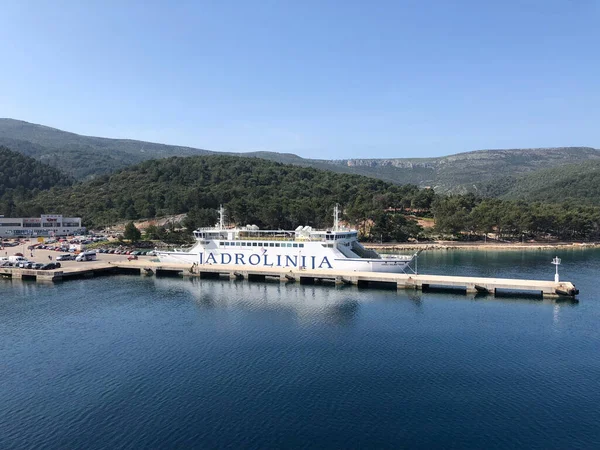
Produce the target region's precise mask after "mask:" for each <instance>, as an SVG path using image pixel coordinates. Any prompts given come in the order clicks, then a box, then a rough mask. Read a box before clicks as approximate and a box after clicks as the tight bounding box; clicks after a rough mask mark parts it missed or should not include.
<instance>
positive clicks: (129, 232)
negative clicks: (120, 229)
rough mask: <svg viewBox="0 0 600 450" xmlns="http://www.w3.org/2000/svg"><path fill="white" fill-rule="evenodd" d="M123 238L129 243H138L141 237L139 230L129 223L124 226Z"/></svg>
mask: <svg viewBox="0 0 600 450" xmlns="http://www.w3.org/2000/svg"><path fill="white" fill-rule="evenodd" d="M123 237H124V238H125V239H128V240H130V241H131V242H135V241H139V240H140V238H141V237H142V233H141V232H140V230H138V229H137V228H136V226H135V225H134V224H133V222H129V223H128V224H127V225H125V232H124V233H123Z"/></svg>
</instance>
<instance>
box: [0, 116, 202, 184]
mask: <svg viewBox="0 0 600 450" xmlns="http://www.w3.org/2000/svg"><path fill="white" fill-rule="evenodd" d="M0 145H4V146H6V147H8V148H10V149H12V150H14V151H17V152H19V153H22V154H24V155H27V156H31V157H33V158H35V159H37V160H39V161H41V162H44V163H46V164H49V165H51V166H54V167H57V168H59V169H60V170H61V171H63V172H65V173H68V174H69V175H71V176H73V177H74V178H77V179H84V178H89V177H93V176H96V175H101V174H107V173H113V172H115V171H117V170H119V169H122V168H123V167H126V166H129V165H132V164H137V163H139V162H141V161H145V160H148V159H154V158H165V157H169V156H189V155H203V154H208V153H211V152H208V151H206V150H202V149H197V148H191V147H181V146H176V145H164V144H156V143H152V142H143V141H135V140H131V139H108V138H101V137H93V136H82V135H79V134H75V133H69V132H66V131H62V130H58V129H56V128H50V127H46V126H43V125H36V124H33V123H29V122H24V121H21V120H14V119H0Z"/></svg>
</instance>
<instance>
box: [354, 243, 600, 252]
mask: <svg viewBox="0 0 600 450" xmlns="http://www.w3.org/2000/svg"><path fill="white" fill-rule="evenodd" d="M363 245H364V247H366V248H371V249H374V250H383V251H386V250H388V251H392V250H393V251H397V250H402V251H405V250H496V251H504V250H552V249H582V250H584V249H594V248H600V243H599V242H548V243H546V242H527V243H520V242H514V243H513V242H494V243H483V242H454V241H433V242H415V243H396V244H393V243H381V244H373V243H365V244H363Z"/></svg>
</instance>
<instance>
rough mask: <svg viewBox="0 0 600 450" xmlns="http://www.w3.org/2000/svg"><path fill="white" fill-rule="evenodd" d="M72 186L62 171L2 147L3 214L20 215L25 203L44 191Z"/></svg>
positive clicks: (0, 205) (0, 203) (0, 183)
mask: <svg viewBox="0 0 600 450" xmlns="http://www.w3.org/2000/svg"><path fill="white" fill-rule="evenodd" d="M71 183H72V179H71V178H69V177H68V176H66V175H65V174H63V173H61V172H60V171H58V170H56V169H54V168H52V167H48V166H46V165H44V164H42V163H40V162H38V161H36V160H35V159H33V158H30V157H28V156H23V155H21V154H19V153H16V152H13V151H11V150H9V149H7V148H6V147H1V146H0V214H2V215H6V216H10V215H19V213H20V212H22V211H21V210H20V204H21V203H22V202H23V201H25V200H28V199H31V198H33V197H34V196H35V195H36V194H37V193H38V192H40V191H42V190H47V189H50V188H51V187H54V186H69V185H70V184H71Z"/></svg>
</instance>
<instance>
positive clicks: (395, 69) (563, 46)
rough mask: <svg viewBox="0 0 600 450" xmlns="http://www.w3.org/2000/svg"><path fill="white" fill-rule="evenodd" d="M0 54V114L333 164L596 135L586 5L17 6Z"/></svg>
mask: <svg viewBox="0 0 600 450" xmlns="http://www.w3.org/2000/svg"><path fill="white" fill-rule="evenodd" d="M173 5H176V6H173ZM0 60H1V61H2V65H1V66H2V68H1V69H0V117H11V118H16V119H22V120H26V121H29V122H34V123H40V124H44V125H48V126H53V127H56V128H60V129H64V130H68V131H73V132H76V133H80V134H88V135H96V136H106V137H124V138H133V139H142V140H149V141H157V142H164V143H169V144H180V145H189V146H194V147H201V148H207V149H211V150H223V151H254V150H269V151H279V152H292V153H296V154H298V155H300V156H304V157H313V158H326V159H330V158H335V159H339V158H351V157H354V158H364V157H368V158H391V157H423V156H439V155H447V154H452V153H457V152H462V151H470V150H475V149H487V148H514V147H545V146H570V145H587V146H593V147H600V135H599V133H600V2H599V1H597V0H562V1H559V0H539V1H538V0H518V1H517V0H505V1H481V0H473V1H470V0H469V1H467V0H457V1H450V0H445V1H426V0H420V1H419V0H415V1H401V0H397V1H387V0H375V1H370V2H369V1H365V0H362V1H354V0H346V1H341V0H339V1H326V0H318V1H313V0H302V1H292V0H278V1H272V0H258V1H237V2H236V1H216V0H215V1H210V2H208V1H190V2H183V1H174V2H158V1H151V0H150V1H145V2H134V1H126V2H125V1H115V2H109V1H102V2H92V1H87V0H86V1H72V2H61V1H52V2H50V1H36V2H34V1H20V0H19V1H17V0H13V1H5V2H2V9H1V12H0Z"/></svg>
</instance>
